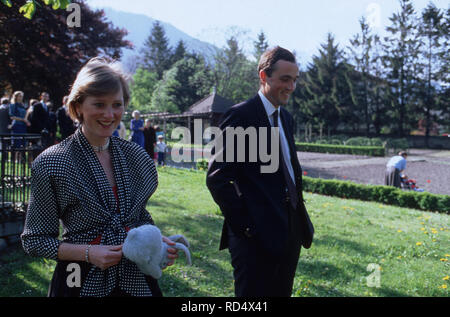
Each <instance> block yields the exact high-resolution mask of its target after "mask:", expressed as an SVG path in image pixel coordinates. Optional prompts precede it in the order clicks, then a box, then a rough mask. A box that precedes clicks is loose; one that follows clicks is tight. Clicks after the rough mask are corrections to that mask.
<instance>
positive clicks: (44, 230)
mask: <svg viewBox="0 0 450 317" xmlns="http://www.w3.org/2000/svg"><path fill="white" fill-rule="evenodd" d="M129 98H130V94H129V89H128V85H127V83H126V81H125V78H124V76H123V75H122V74H121V73H120V71H119V70H117V69H116V68H115V67H114V66H113V65H110V64H108V63H107V62H106V61H104V60H103V59H99V58H94V59H92V60H91V61H89V62H88V63H87V64H86V65H85V66H84V67H83V68H82V69H81V70H80V72H79V73H78V75H77V77H76V80H75V82H74V84H73V85H72V90H71V92H70V95H69V100H68V106H69V113H70V115H71V117H72V118H73V119H74V120H77V121H78V122H80V128H79V129H78V130H77V131H76V132H75V133H74V134H73V135H72V136H70V137H68V138H67V139H65V140H64V141H62V142H61V143H59V144H57V145H54V146H52V147H50V148H48V149H47V150H46V151H44V152H43V153H42V154H41V155H39V156H38V157H37V158H36V159H35V161H34V162H33V165H32V172H31V175H32V180H31V194H30V202H29V206H28V211H27V214H26V219H25V226H24V231H23V233H22V235H21V238H22V243H23V247H24V250H25V251H26V252H27V253H28V254H30V255H33V256H39V257H46V258H51V259H54V260H57V265H56V268H55V271H54V274H53V278H52V281H51V284H50V288H49V296H161V295H162V294H161V290H160V288H159V286H158V283H157V281H156V280H154V279H153V278H151V277H150V276H145V275H144V274H143V273H142V272H141V271H140V270H139V269H138V268H137V266H136V264H134V263H133V262H131V261H129V260H127V259H126V258H124V257H123V256H122V244H123V241H124V239H125V237H126V235H127V231H128V230H129V229H131V228H133V227H137V226H140V225H143V224H154V222H153V219H152V217H151V216H150V214H149V213H148V212H147V210H146V204H147V201H148V199H149V198H150V196H151V195H152V194H153V192H154V191H155V190H156V187H157V184H158V181H157V172H156V168H155V164H154V162H153V161H152V160H151V159H150V158H149V157H148V155H147V154H146V152H145V151H144V149H143V148H141V147H139V146H138V145H136V144H134V143H131V142H127V141H125V140H121V139H119V138H111V135H112V133H113V131H114V130H115V129H116V127H117V125H118V124H119V122H120V121H121V119H122V115H123V113H124V111H125V107H126V105H127V104H128V102H129ZM60 222H61V224H62V226H63V227H64V229H65V230H64V232H63V234H62V240H59V239H58V237H59V232H60V231H59V227H60V226H59V224H60ZM163 239H164V240H165V241H168V243H169V244H171V245H173V242H171V241H170V240H168V239H167V238H165V237H164V238H163ZM168 252H169V254H168V257H169V258H170V259H172V260H174V259H175V258H176V257H177V254H176V250H175V249H173V248H169V250H168ZM73 263H76V264H78V265H79V267H80V268H81V285H80V287H77V286H74V287H70V286H69V285H68V284H67V278H68V275H69V274H71V272H72V271H71V270H67V268H68V265H70V264H73ZM172 263H173V262H171V263H169V264H172Z"/></svg>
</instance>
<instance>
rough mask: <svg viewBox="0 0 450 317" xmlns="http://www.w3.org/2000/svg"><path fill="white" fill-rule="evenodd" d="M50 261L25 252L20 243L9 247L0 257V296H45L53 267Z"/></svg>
mask: <svg viewBox="0 0 450 317" xmlns="http://www.w3.org/2000/svg"><path fill="white" fill-rule="evenodd" d="M50 263H52V262H48V263H46V262H45V260H44V259H42V258H34V257H31V256H29V255H27V254H25V252H24V251H23V249H22V246H21V245H20V244H17V245H14V246H11V247H9V248H8V249H7V250H6V251H5V253H4V255H2V257H0V296H1V297H3V296H5V297H16V296H18V297H27V296H47V290H48V286H49V284H50V279H51V275H52V273H53V269H54V265H53V264H50ZM36 266H38V267H42V270H38V269H37V268H36ZM46 270H48V272H45V271H46Z"/></svg>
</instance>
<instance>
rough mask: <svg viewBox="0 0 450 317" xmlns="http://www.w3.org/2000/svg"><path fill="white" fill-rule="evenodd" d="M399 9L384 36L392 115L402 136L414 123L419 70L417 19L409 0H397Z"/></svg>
mask: <svg viewBox="0 0 450 317" xmlns="http://www.w3.org/2000/svg"><path fill="white" fill-rule="evenodd" d="M399 2H400V8H401V9H400V12H398V13H394V14H393V16H392V17H390V18H389V19H390V21H391V23H392V24H391V25H390V26H389V27H387V28H386V30H387V31H388V32H389V33H390V36H388V37H385V58H384V61H385V67H387V68H388V69H389V74H388V78H387V79H388V80H389V82H390V89H389V98H390V100H391V115H392V117H393V119H394V120H395V122H396V125H397V133H398V134H399V135H405V133H406V129H407V128H410V127H411V126H412V124H414V123H416V122H417V120H416V119H417V116H416V115H415V110H416V109H415V105H414V101H415V98H414V93H415V88H416V87H415V86H416V85H417V83H416V80H417V78H418V72H420V68H419V66H420V65H419V63H418V56H419V46H420V42H419V41H418V38H419V36H418V28H417V18H416V15H415V11H414V8H413V6H412V4H411V1H410V0H399Z"/></svg>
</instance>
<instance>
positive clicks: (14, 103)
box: [9, 91, 30, 148]
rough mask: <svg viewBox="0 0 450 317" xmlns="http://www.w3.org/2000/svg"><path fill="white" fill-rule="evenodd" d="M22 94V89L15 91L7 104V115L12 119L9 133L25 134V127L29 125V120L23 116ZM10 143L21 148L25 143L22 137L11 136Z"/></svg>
mask: <svg viewBox="0 0 450 317" xmlns="http://www.w3.org/2000/svg"><path fill="white" fill-rule="evenodd" d="M23 96H24V94H23V92H22V91H16V92H14V93H13V96H12V98H11V104H10V105H9V116H10V118H11V120H12V125H11V134H18V135H20V134H25V133H27V127H28V126H30V122H29V121H28V120H27V119H26V118H25V115H26V113H27V109H26V107H25V105H24V104H23ZM12 145H13V147H15V148H21V147H23V146H24V145H25V141H24V140H23V139H22V138H18V139H15V138H13V140H12Z"/></svg>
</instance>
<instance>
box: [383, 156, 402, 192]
mask: <svg viewBox="0 0 450 317" xmlns="http://www.w3.org/2000/svg"><path fill="white" fill-rule="evenodd" d="M407 157H408V154H407V153H406V152H405V151H401V152H399V153H398V154H397V155H396V156H393V157H392V158H391V159H390V160H389V161H388V162H387V164H386V172H385V177H384V184H385V185H387V186H394V187H398V188H401V176H400V175H401V174H402V173H403V172H404V171H405V169H406V158H407Z"/></svg>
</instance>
